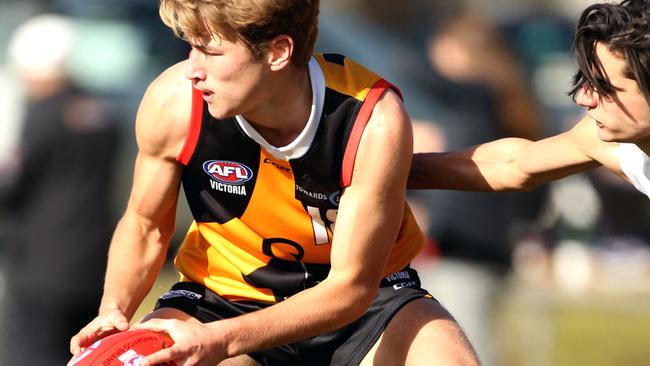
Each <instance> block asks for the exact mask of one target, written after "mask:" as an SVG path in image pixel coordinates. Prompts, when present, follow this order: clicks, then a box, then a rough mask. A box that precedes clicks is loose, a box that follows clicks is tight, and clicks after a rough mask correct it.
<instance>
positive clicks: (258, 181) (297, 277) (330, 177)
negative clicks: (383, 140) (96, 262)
mask: <svg viewBox="0 0 650 366" xmlns="http://www.w3.org/2000/svg"><path fill="white" fill-rule="evenodd" d="M309 70H310V78H311V80H312V90H313V92H314V98H313V99H314V103H313V107H312V116H311V118H310V121H309V122H308V123H307V127H305V131H303V133H301V135H300V137H299V138H298V139H297V140H300V141H299V143H298V144H297V146H294V147H290V149H289V150H290V151H289V152H288V153H287V152H286V151H285V152H283V150H282V149H275V148H274V147H272V146H269V145H268V144H265V141H263V138H261V137H259V135H256V133H255V131H254V130H253V129H252V128H251V126H250V125H248V124H247V122H246V121H245V119H243V117H241V116H237V117H234V118H229V119H224V120H215V119H214V118H213V117H212V116H210V114H209V113H208V110H207V105H205V103H203V100H202V99H201V94H200V93H198V92H196V91H194V96H193V107H192V118H191V126H190V132H189V134H188V137H187V140H186V142H185V146H184V148H183V151H182V152H181V154H180V156H179V157H178V161H179V162H181V163H182V164H183V165H184V168H183V176H182V183H183V188H184V190H185V194H186V197H187V201H188V203H189V206H190V210H191V212H192V215H193V218H194V222H193V223H192V225H191V226H190V228H189V231H188V233H187V236H186V237H185V240H184V242H183V244H182V245H181V247H180V249H179V252H178V255H177V257H176V260H175V264H176V266H177V268H178V269H179V271H180V273H181V279H182V280H184V281H193V282H198V283H201V284H203V285H205V286H206V287H208V288H210V289H211V290H213V291H214V292H216V293H218V294H219V295H221V296H223V297H225V298H227V299H229V300H234V301H238V300H255V301H264V302H276V301H281V300H283V299H285V298H287V297H289V296H291V295H293V294H295V293H297V292H299V291H301V290H304V289H305V288H308V287H311V286H313V285H315V284H317V283H318V282H320V281H322V280H323V279H324V278H325V277H326V276H327V274H328V272H329V269H330V265H329V263H330V250H331V243H332V234H333V232H335V223H336V216H337V209H338V200H339V195H340V194H341V192H342V191H343V190H344V188H345V187H346V186H347V185H349V181H350V179H351V178H350V176H351V172H352V165H353V164H354V156H355V155H356V148H357V144H358V141H359V139H360V136H361V133H362V132H363V127H364V126H365V122H367V119H368V118H369V115H370V112H371V111H372V106H374V103H375V102H376V100H377V99H378V97H379V96H380V95H381V93H383V91H384V90H385V88H386V87H392V86H391V85H390V84H388V83H387V82H386V81H384V80H383V79H381V78H380V77H379V76H378V75H376V74H374V73H372V72H370V71H369V70H367V69H365V68H364V67H362V66H361V65H359V64H357V63H355V62H353V61H352V60H350V59H347V58H345V57H344V56H341V55H335V54H325V55H317V56H315V60H314V59H312V60H311V62H310V64H309ZM398 92H399V91H398ZM283 153H284V154H286V155H283ZM344 161H345V162H344ZM404 210H405V211H404V215H403V222H402V226H401V229H400V232H399V235H398V238H397V241H396V243H395V246H394V247H393V249H392V252H391V253H390V258H389V260H388V264H387V266H386V268H385V271H384V272H385V274H390V273H393V272H396V271H399V270H401V269H403V268H404V267H406V266H407V265H408V264H409V263H410V261H411V260H412V259H413V258H414V257H415V255H416V254H417V253H418V251H419V250H420V248H421V246H422V242H423V235H422V232H421V231H420V229H419V228H418V226H417V224H416V223H415V220H414V218H413V215H412V214H411V211H410V209H409V208H408V206H407V205H405V209H404Z"/></svg>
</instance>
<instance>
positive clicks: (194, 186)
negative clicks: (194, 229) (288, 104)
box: [183, 114, 260, 224]
mask: <svg viewBox="0 0 650 366" xmlns="http://www.w3.org/2000/svg"><path fill="white" fill-rule="evenodd" d="M207 127H209V128H207ZM259 164H260V146H259V145H258V144H257V143H255V142H253V141H252V140H251V139H249V138H248V137H246V136H245V135H244V134H243V133H241V131H240V129H239V126H238V125H237V122H236V121H235V119H233V118H231V119H227V120H216V119H214V118H212V117H209V114H208V117H204V118H203V127H202V129H201V135H200V138H199V142H198V144H197V146H196V150H195V152H194V155H193V156H192V159H191V160H190V162H189V164H188V166H187V167H186V168H185V169H184V172H183V188H184V190H185V194H186V197H187V201H188V204H189V206H190V208H191V211H192V215H193V217H194V219H195V220H196V221H197V222H218V223H221V224H222V223H225V222H228V221H230V220H232V219H233V218H235V217H240V216H241V215H242V214H243V213H244V211H246V207H247V206H248V203H249V202H250V199H251V196H252V193H253V188H254V187H255V182H256V181H257V173H258V169H259Z"/></svg>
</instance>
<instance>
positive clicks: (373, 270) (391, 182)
mask: <svg viewBox="0 0 650 366" xmlns="http://www.w3.org/2000/svg"><path fill="white" fill-rule="evenodd" d="M412 138H413V136H412V130H411V125H410V120H409V117H408V114H407V113H406V110H405V109H404V107H403V105H402V103H401V101H400V100H399V98H398V97H397V95H395V94H394V93H393V92H387V93H386V94H385V95H384V96H383V97H382V98H381V99H380V101H379V102H378V103H377V105H376V106H375V109H374V111H373V114H372V116H371V118H370V121H369V122H368V125H367V126H366V129H365V131H364V133H363V136H362V138H361V142H360V144H359V147H358V152H357V157H356V161H355V165H354V171H353V175H352V182H351V185H350V186H349V187H348V188H347V189H346V191H345V192H344V193H343V195H342V197H341V201H340V206H339V214H338V217H337V224H336V225H337V226H336V232H335V235H334V242H333V244H332V245H333V247H332V259H331V260H332V271H333V273H346V274H347V275H348V276H351V277H353V278H355V279H357V280H358V281H359V283H362V284H375V285H376V283H378V282H377V281H378V280H379V279H380V277H381V275H382V273H383V270H384V267H385V264H386V261H387V259H388V254H389V253H390V250H391V248H392V246H393V244H394V243H395V240H396V237H397V233H398V231H399V227H400V224H401V221H402V215H403V211H404V200H405V191H406V180H407V176H408V172H409V169H410V163H411V156H412Z"/></svg>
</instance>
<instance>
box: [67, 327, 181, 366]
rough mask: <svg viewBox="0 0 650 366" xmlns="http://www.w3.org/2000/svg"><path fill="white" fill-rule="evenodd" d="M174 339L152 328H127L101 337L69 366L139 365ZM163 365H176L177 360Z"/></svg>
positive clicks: (172, 342)
mask: <svg viewBox="0 0 650 366" xmlns="http://www.w3.org/2000/svg"><path fill="white" fill-rule="evenodd" d="M172 344H174V341H173V340H172V339H171V338H169V336H167V335H166V334H162V333H156V332H152V331H150V330H127V331H124V332H120V333H115V334H112V335H110V336H108V337H106V338H103V339H100V340H98V341H97V342H95V343H94V344H93V345H92V346H89V347H86V348H85V349H84V350H83V352H81V353H80V354H79V355H78V356H76V357H74V358H73V359H72V360H70V362H68V365H67V366H137V365H139V364H140V360H141V359H143V358H144V356H147V355H150V354H152V353H154V352H156V351H158V350H160V349H163V348H168V347H169V346H171V345H172ZM161 366H176V363H175V362H168V363H166V364H161Z"/></svg>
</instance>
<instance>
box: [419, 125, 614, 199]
mask: <svg viewBox="0 0 650 366" xmlns="http://www.w3.org/2000/svg"><path fill="white" fill-rule="evenodd" d="M596 129H597V127H596V125H595V123H594V121H593V120H592V119H591V118H589V117H585V118H583V119H582V120H581V121H580V122H578V123H577V124H576V125H575V126H574V127H573V128H572V129H570V130H569V131H566V132H564V133H561V134H558V135H555V136H552V137H549V138H546V139H543V140H539V141H530V140H526V139H522V138H504V139H500V140H495V141H491V142H487V143H484V144H480V145H476V146H473V147H470V148H468V149H465V150H460V151H454V152H443V153H421V154H415V155H414V156H413V164H412V167H411V173H410V175H409V181H408V188H409V189H455V190H465V191H528V190H531V189H533V188H535V187H537V186H539V185H541V184H544V183H547V182H550V181H553V180H557V179H560V178H563V177H566V176H568V175H571V174H575V173H578V172H582V171H586V170H590V169H594V168H596V167H598V166H600V165H605V166H607V167H608V168H609V169H610V170H612V171H614V172H615V173H617V174H618V175H619V176H621V177H623V178H625V176H624V174H622V173H621V171H620V167H619V164H618V158H617V157H616V154H615V152H614V149H615V148H616V146H617V144H616V143H606V142H603V141H601V140H600V139H599V138H598V132H597V130H596Z"/></svg>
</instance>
